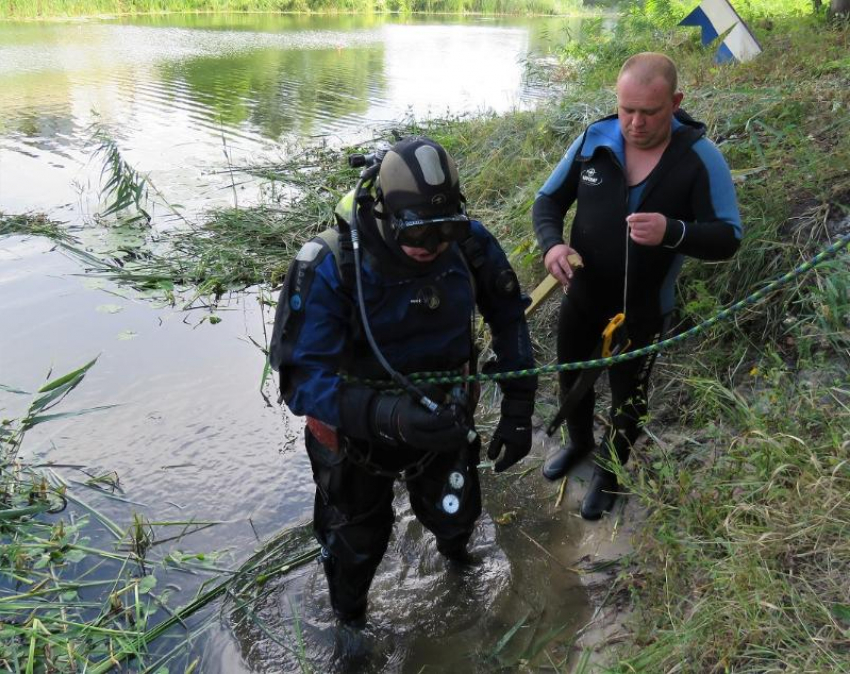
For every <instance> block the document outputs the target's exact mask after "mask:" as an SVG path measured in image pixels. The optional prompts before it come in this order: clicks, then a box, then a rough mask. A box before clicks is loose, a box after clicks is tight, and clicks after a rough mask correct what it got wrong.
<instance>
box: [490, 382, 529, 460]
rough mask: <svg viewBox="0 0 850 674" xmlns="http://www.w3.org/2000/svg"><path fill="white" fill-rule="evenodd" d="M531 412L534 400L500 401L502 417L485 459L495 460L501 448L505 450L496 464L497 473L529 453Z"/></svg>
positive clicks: (509, 399)
mask: <svg viewBox="0 0 850 674" xmlns="http://www.w3.org/2000/svg"><path fill="white" fill-rule="evenodd" d="M532 412H534V400H518V399H516V398H504V399H503V400H502V416H501V418H500V419H499V425H498V426H496V432H495V433H493V439H492V440H491V441H490V446H489V448H488V449H487V458H488V459H491V460H494V459H496V458H497V457H498V456H499V454H500V453H501V452H502V449H503V448H504V450H505V453H504V454H503V455H502V458H501V459H499V460H498V461H497V462H496V465H495V471H496V472H497V473H501V472H502V471H504V470H507V469H508V468H510V467H511V466H513V465H514V464H515V463H516V462H517V461H519V460H520V459H523V458H525V457H526V456H527V455H528V452H529V451H531V413H532Z"/></svg>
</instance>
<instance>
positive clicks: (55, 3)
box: [0, 0, 582, 19]
mask: <svg viewBox="0 0 850 674" xmlns="http://www.w3.org/2000/svg"><path fill="white" fill-rule="evenodd" d="M581 5H582V3H581V0H4V1H3V2H0V19H4V18H5V19H21V18H37V17H63V16H65V17H68V16H91V15H98V14H152V13H160V12H249V11H251V12H305V13H309V12H315V13H334V12H400V13H411V12H422V13H435V12H441V13H454V14H463V13H483V14H564V13H569V12H574V11H577V10H579V9H580V8H581Z"/></svg>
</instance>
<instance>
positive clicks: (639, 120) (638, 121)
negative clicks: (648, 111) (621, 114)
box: [632, 112, 646, 126]
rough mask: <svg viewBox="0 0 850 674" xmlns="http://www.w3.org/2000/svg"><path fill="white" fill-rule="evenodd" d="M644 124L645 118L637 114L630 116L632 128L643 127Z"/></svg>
mask: <svg viewBox="0 0 850 674" xmlns="http://www.w3.org/2000/svg"><path fill="white" fill-rule="evenodd" d="M645 123H646V117H645V116H644V115H642V114H641V113H639V112H636V113H635V114H634V115H633V116H632V126H643V125H644V124H645Z"/></svg>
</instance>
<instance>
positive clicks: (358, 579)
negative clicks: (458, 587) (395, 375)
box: [270, 137, 537, 626]
mask: <svg viewBox="0 0 850 674" xmlns="http://www.w3.org/2000/svg"><path fill="white" fill-rule="evenodd" d="M375 170H378V169H377V166H376V167H375ZM352 196H353V198H354V202H352V201H351V197H352ZM343 201H344V202H345V201H346V200H343ZM463 201H464V199H463V196H462V194H461V191H460V184H459V179H458V173H457V168H456V166H455V163H454V161H453V160H452V158H451V157H450V156H449V155H448V154H447V153H446V151H445V149H444V148H443V147H441V146H440V145H439V144H437V143H435V142H434V141H432V140H430V139H427V138H424V137H412V138H407V139H404V140H402V141H400V142H398V143H397V144H396V145H394V146H393V148H392V149H391V150H390V151H389V152H388V153H387V154H386V156H385V157H384V158H383V159H382V161H381V163H380V169H379V173H377V181H376V182H373V183H372V184H371V189H370V190H367V189H365V188H364V189H358V190H355V194H353V195H349V198H348V202H347V203H348V205H347V206H345V207H343V208H338V212H337V228H336V229H335V230H332V231H328V232H325V233H323V235H322V236H320V237H317V238H315V239H313V240H312V241H310V242H308V243H307V244H305V245H304V247H303V248H302V249H301V250H300V252H299V253H298V254H297V256H296V258H295V260H294V261H293V263H292V265H291V267H290V269H289V272H288V274H287V277H286V280H285V282H284V287H283V290H282V292H281V295H280V301H279V303H278V308H277V313H276V316H275V328H274V332H273V335H272V344H271V355H270V361H271V364H272V366H273V367H274V368H275V369H276V370H278V371H279V372H280V382H281V391H282V395H283V397H284V399H285V400H286V404H287V406H288V407H289V408H290V410H292V411H293V412H294V413H295V414H298V415H306V416H307V417H308V419H307V428H306V431H305V441H306V446H307V452H308V454H309V457H310V462H311V464H312V468H313V479H314V481H315V483H316V498H315V505H314V515H313V525H314V530H315V534H316V538H317V539H318V540H319V542H320V543H321V545H322V562H323V564H324V570H325V574H326V576H327V581H328V587H329V590H330V599H331V605H332V608H333V610H334V613H335V614H336V616H337V617H338V618H339V619H340V620H341V621H342V622H343V623H345V624H349V625H354V626H360V625H362V624H363V620H364V616H365V612H366V603H367V602H366V600H367V593H368V591H369V587H370V585H371V583H372V579H373V576H374V574H375V571H376V569H377V567H378V564H379V563H380V561H381V558H382V557H383V555H384V553H385V551H386V548H387V543H388V541H389V538H390V533H391V531H392V526H393V521H394V514H393V509H392V501H393V492H394V490H393V487H394V483H395V480H396V479H397V478H401V479H403V480H405V481H406V485H407V489H408V492H409V495H410V504H411V507H412V509H413V512H414V514H415V515H416V517H417V518H418V519H419V520H420V521H421V522H422V524H423V525H424V526H425V527H426V528H427V529H429V530H430V531H431V532H432V533H433V534H434V536H435V537H436V545H437V549H438V550H439V552H440V553H442V554H443V555H444V556H445V557H446V558H448V559H450V560H456V561H458V562H461V563H462V562H464V561H467V560H468V557H467V543H468V541H469V538H470V536H471V535H472V531H473V528H474V526H475V522H476V520H477V518H478V516H479V515H480V513H481V493H480V488H479V481H478V473H477V465H478V463H479V451H480V442H479V441H478V439H477V436H475V434H474V433H473V432H471V429H472V426H473V419H472V412H473V407H474V404H475V401H474V398H475V395H474V393H473V392H472V391H470V390H469V389H468V388H467V387H463V386H460V385H457V384H454V385H451V384H449V385H446V386H442V387H435V386H433V385H431V386H425V385H420V387H421V388H423V389H425V391H426V393H427V395H428V397H430V398H431V399H432V400H434V401H435V402H436V403H439V408H438V409H436V410H433V411H432V410H429V409H426V407H425V406H423V405H422V404H421V403H420V401H419V400H417V399H416V398H417V397H418V394H414V395H411V394H410V393H409V390H398V389H399V387H398V386H397V385H396V384H394V383H393V382H392V381H391V380H390V374H389V373H388V367H389V368H391V369H393V370H395V371H397V372H399V373H401V374H403V375H406V376H411V375H415V374H416V373H421V372H429V371H449V372H450V373H454V374H462V373H469V372H470V371H471V370H474V367H475V361H476V353H475V350H474V341H473V337H474V335H473V329H474V317H473V314H474V312H475V309H476V306H477V307H478V309H479V310H480V312H481V315H482V316H483V318H484V320H485V321H486V322H487V323H488V324H489V326H490V329H491V332H492V335H493V342H492V344H493V351H494V352H495V354H496V360H495V361H494V362H493V363H490V364H488V365H489V366H490V367H491V368H492V369H494V370H500V371H508V370H517V369H525V368H530V367H533V364H534V360H533V356H532V352H531V342H530V339H529V334H528V326H527V324H526V321H525V315H524V310H525V307H526V306H527V304H528V303H529V301H528V298H527V297H525V296H524V295H522V294H521V292H520V287H519V283H518V280H517V277H516V274H515V273H514V271H513V269H512V268H511V266H510V264H509V263H508V260H507V258H506V256H505V254H504V252H503V251H502V249H501V247H500V246H499V244H498V243H497V242H496V240H495V239H494V238H493V236H492V235H491V234H490V233H489V232H488V231H487V230H486V229H485V228H484V227H483V226H482V225H481V223H479V222H477V221H475V220H470V219H469V218H468V217H467V216H466V213H465V210H464V205H463ZM353 203H356V204H357V208H358V210H357V217H356V221H355V222H354V223H352V222H348V221H347V220H348V219H351V218H350V214H351V212H352V211H351V206H352V205H353ZM352 225H354V226H355V227H356V230H357V232H359V241H360V245H361V248H362V258H361V264H360V270H359V271H360V279H359V281H358V279H357V269H356V264H357V258H354V259H352V257H351V248H350V243H351V240H350V239H348V240H347V244H348V245H346V237H347V235H348V233H349V232H350V230H351V229H352ZM341 239H342V240H343V241H342V242H341V241H340V240H341ZM359 297H362V300H363V302H362V304H363V308H364V309H365V313H366V314H367V320H366V321H364V320H362V318H361V302H360V300H359V299H358V298H359ZM370 333H371V336H372V338H373V342H374V344H370ZM382 359H383V361H384V362H382ZM536 387H537V380H536V377H525V378H521V379H510V380H505V381H504V382H502V383H501V390H502V394H503V397H502V403H501V418H500V420H499V423H498V427H497V428H496V430H495V432H494V434H493V438H492V440H491V442H490V446H489V450H488V456H489V457H490V458H491V459H496V458H498V457H499V455H500V454H501V458H500V459H499V460H498V461H497V462H496V464H495V470H496V471H497V472H500V471H503V470H505V469H506V468H508V467H509V466H511V465H513V464H514V463H516V462H517V461H519V460H520V459H522V458H523V457H524V456H526V454H528V451H529V449H530V447H531V415H532V411H533V409H534V395H535V391H536Z"/></svg>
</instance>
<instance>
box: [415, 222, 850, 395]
mask: <svg viewBox="0 0 850 674" xmlns="http://www.w3.org/2000/svg"><path fill="white" fill-rule="evenodd" d="M845 246H846V247H850V233H848V234H845V235H844V236H842V237H841V238H839V239H838V240H837V241H836V242H835V243H833V244H832V245H831V246H829V247H827V248H824V249H823V250H822V251H821V252H820V253H818V254H817V255H815V256H814V257H813V258H812V259H811V260H808V261H807V262H804V263H803V264H801V265H799V266H797V267H795V268H794V269H792V270H791V271H789V272H787V273H785V274H783V275H782V276H780V277H779V278H777V279H775V280H773V281H771V282H770V283H768V284H767V285H766V286H765V287H764V288H761V289H760V290H757V291H755V292H754V293H751V294H750V295H747V296H746V297H745V298H744V299H742V300H740V301H738V302H735V304H732V305H730V306H728V307H726V308H725V309H721V310H720V311H719V312H717V314H715V315H714V316H712V317H711V318H709V319H707V320H705V321H703V322H702V323H700V324H699V325H695V326H694V327H692V328H690V329H689V330H685V331H684V332H681V333H679V334H678V335H674V336H673V337H669V338H668V339H665V340H662V341H660V342H656V343H655V344H651V345H649V346H645V347H642V348H640V349H635V350H634V351H627V352H626V353H621V354H619V355H616V356H612V357H610V358H596V359H594V360H583V361H577V362H574V363H557V364H555V365H543V366H541V367H535V368H531V369H527V370H514V371H511V372H494V373H491V374H476V375H468V376H456V375H455V376H451V375H446V376H435V375H436V374H437V373H430V372H427V373H426V372H422V373H419V374H416V375H410V378H411V380H412V381H415V382H417V383H423V384H460V383H464V382H473V381H500V380H502V379H519V378H520V377H530V376H533V375H541V374H555V373H557V372H567V371H570V370H585V369H590V368H596V367H608V366H610V365H617V364H618V363H624V362H626V361H628V360H633V359H635V358H642V357H643V356H646V355H649V354H651V353H656V352H659V351H663V350H664V349H666V348H668V347H670V346H673V345H674V344H678V343H679V342H683V341H685V340H686V339H690V338H691V337H695V336H696V335H698V334H700V333H701V332H705V331H706V330H708V329H709V328H710V327H712V326H713V325H716V324H717V323H719V322H720V321H723V320H726V319H727V318H729V317H730V316H732V315H734V314H736V313H738V312H739V311H741V310H742V309H745V308H746V307H749V306H752V305H753V304H756V303H757V302H759V301H761V300H762V299H763V298H764V297H765V296H767V295H768V294H770V293H771V292H773V291H774V290H776V289H777V288H779V287H780V286H782V285H785V284H786V283H788V282H789V281H791V280H793V279H794V278H796V277H798V276H802V275H803V274H805V273H806V272H808V271H811V270H812V269H814V268H815V267H817V266H819V265H821V264H823V263H824V262H826V261H827V260H829V259H830V258H831V257H834V256H835V255H837V254H838V253H839V252H840V251H841V249H842V248H844V247H845Z"/></svg>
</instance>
